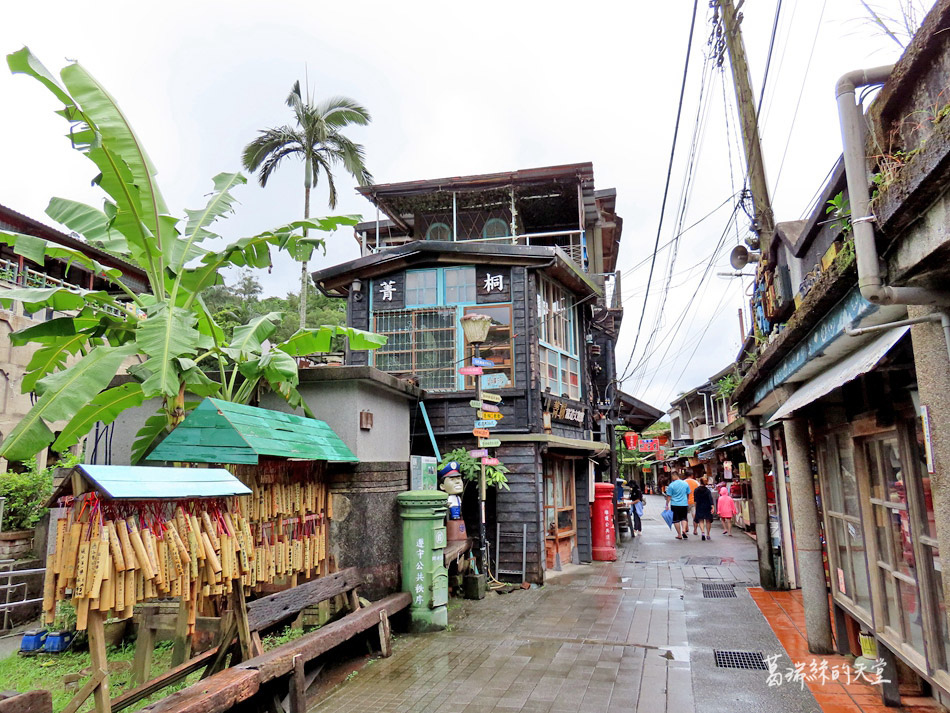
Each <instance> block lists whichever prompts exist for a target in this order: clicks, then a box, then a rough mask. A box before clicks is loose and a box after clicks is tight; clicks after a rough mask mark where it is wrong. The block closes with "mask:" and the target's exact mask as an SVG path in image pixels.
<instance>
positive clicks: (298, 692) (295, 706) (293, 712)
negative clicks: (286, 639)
mask: <svg viewBox="0 0 950 713" xmlns="http://www.w3.org/2000/svg"><path fill="white" fill-rule="evenodd" d="M290 713H307V696H306V683H305V681H304V672H303V656H301V655H300V654H297V655H295V656H294V673H293V678H292V679H291V682H290Z"/></svg>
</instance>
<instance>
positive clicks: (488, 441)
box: [475, 431, 501, 448]
mask: <svg viewBox="0 0 950 713" xmlns="http://www.w3.org/2000/svg"><path fill="white" fill-rule="evenodd" d="M486 433H487V431H486ZM475 435H476V436H477V435H479V434H477V433H476V434H475ZM489 435H490V434H489ZM478 445H479V446H481V447H482V448H498V446H500V445H501V439H499V438H479V439H478Z"/></svg>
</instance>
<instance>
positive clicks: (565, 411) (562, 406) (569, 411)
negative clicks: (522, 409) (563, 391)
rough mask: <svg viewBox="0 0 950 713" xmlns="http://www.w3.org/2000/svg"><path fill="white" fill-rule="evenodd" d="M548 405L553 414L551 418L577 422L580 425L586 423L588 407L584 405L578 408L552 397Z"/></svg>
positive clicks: (565, 421)
mask: <svg viewBox="0 0 950 713" xmlns="http://www.w3.org/2000/svg"><path fill="white" fill-rule="evenodd" d="M546 405H547V410H548V412H549V413H550V414H551V418H552V419H554V420H555V421H562V422H564V423H572V424H577V425H579V426H580V425H583V424H584V418H585V416H586V415H587V409H585V408H583V407H581V408H576V407H574V406H571V405H570V404H566V403H564V402H563V401H560V400H558V399H551V400H550V401H548V402H547V404H546Z"/></svg>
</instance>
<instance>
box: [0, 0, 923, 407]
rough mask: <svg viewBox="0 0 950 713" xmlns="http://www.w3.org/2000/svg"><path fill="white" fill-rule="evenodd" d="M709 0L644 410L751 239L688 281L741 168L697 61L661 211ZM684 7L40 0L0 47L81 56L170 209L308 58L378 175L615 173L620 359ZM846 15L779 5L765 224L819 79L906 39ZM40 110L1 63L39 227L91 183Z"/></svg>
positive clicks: (664, 140) (2, 174)
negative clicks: (735, 254) (140, 147)
mask: <svg viewBox="0 0 950 713" xmlns="http://www.w3.org/2000/svg"><path fill="white" fill-rule="evenodd" d="M707 4H708V3H707V2H705V0H702V1H701V2H699V17H698V20H697V27H696V34H695V38H694V43H693V44H694V53H693V55H692V59H691V65H690V76H689V82H688V86H687V92H686V97H687V100H686V102H685V105H684V110H683V118H682V125H681V128H680V140H679V145H678V148H677V163H676V166H675V168H674V171H673V182H672V184H671V188H670V198H669V203H668V206H667V212H666V221H665V227H664V231H663V234H662V235H661V238H660V243H661V245H662V244H665V243H667V242H669V241H670V238H671V237H672V236H673V235H674V228H675V225H676V223H677V222H678V220H679V221H681V223H682V225H683V226H689V225H691V224H693V223H695V222H696V221H697V220H699V219H700V218H703V217H704V216H706V215H707V214H708V213H710V211H712V210H713V209H714V208H716V207H717V206H719V205H720V204H723V203H724V202H726V203H725V205H724V206H723V208H722V209H720V210H719V211H718V212H716V213H715V214H713V215H712V216H711V217H709V218H707V219H706V220H704V221H703V222H701V223H699V224H698V225H697V226H696V227H694V228H692V229H691V230H690V231H688V232H686V233H685V234H684V235H683V236H682V238H681V239H680V241H679V243H678V252H677V256H676V262H675V263H674V265H673V275H672V279H671V280H670V290H669V291H668V294H666V298H665V303H662V307H663V308H662V310H661V309H660V307H661V301H662V300H663V296H664V290H663V287H664V286H665V284H666V282H667V274H668V271H669V264H668V261H669V258H670V249H669V248H668V249H666V250H665V251H664V252H661V253H660V254H659V256H658V259H657V262H656V269H655V273H654V279H653V287H652V288H651V293H650V300H649V303H648V305H647V310H646V313H645V317H644V320H643V331H642V333H641V337H640V340H639V343H638V346H637V354H636V355H634V359H633V361H632V366H636V365H637V364H639V363H640V362H641V360H642V356H643V353H642V352H643V347H644V345H645V344H646V343H647V340H648V336H649V334H650V332H651V331H652V330H653V328H654V324H655V320H656V319H657V316H658V315H659V318H660V319H661V322H660V325H659V330H658V332H657V339H656V340H655V341H654V343H653V345H652V346H651V348H650V355H649V358H648V359H646V360H644V363H643V364H642V365H641V366H640V367H639V368H638V369H637V370H636V371H635V372H634V374H633V375H632V377H631V378H629V379H628V380H627V382H626V384H625V388H626V390H628V391H629V392H630V393H633V394H634V395H636V396H638V397H640V398H643V399H644V400H646V401H647V402H648V403H651V404H653V405H655V406H657V407H659V408H661V409H666V408H667V407H668V405H669V400H670V398H671V397H673V396H675V395H676V394H677V393H678V392H680V391H684V390H687V389H689V388H692V387H693V386H696V385H698V384H699V383H701V382H702V381H704V380H705V379H706V378H708V377H709V376H711V375H712V374H714V373H715V372H718V371H719V370H720V369H721V368H723V367H724V366H726V365H727V364H728V363H729V362H731V361H732V360H733V359H734V358H735V355H736V353H737V351H738V348H739V341H740V340H739V325H738V317H737V311H738V310H739V309H740V307H742V306H745V307H746V309H748V305H747V298H746V297H745V296H744V295H743V291H744V286H743V285H742V284H740V283H741V282H743V281H742V280H739V279H731V280H729V279H722V278H718V277H716V276H715V272H721V271H726V270H728V269H729V268H728V259H727V257H728V251H729V249H731V248H732V247H734V246H735V245H736V243H737V241H738V240H739V239H740V238H741V237H743V236H744V235H745V234H746V228H747V221H740V226H739V231H738V234H737V232H736V230H734V229H733V230H732V231H731V232H730V233H729V234H728V236H727V239H726V240H725V241H724V248H723V250H722V251H721V255H720V256H719V258H718V259H717V260H716V261H715V262H714V265H713V268H712V270H711V276H710V277H709V279H707V280H706V281H705V282H704V283H702V285H701V286H700V287H699V290H698V291H697V289H696V288H697V284H699V278H700V277H701V275H702V273H703V271H704V270H705V269H706V264H707V261H708V259H709V257H710V255H711V253H712V252H713V249H714V247H715V246H716V245H717V243H718V242H719V241H720V236H721V235H722V233H723V230H724V229H725V228H726V226H727V223H728V218H729V214H730V211H731V210H732V205H733V204H732V203H729V202H727V201H728V199H729V197H730V196H731V195H732V194H733V193H734V192H735V191H737V190H738V188H739V185H740V184H741V180H742V170H743V169H742V165H741V157H740V156H739V155H738V154H737V151H738V149H737V145H736V139H735V136H734V119H733V117H731V116H730V117H729V118H728V122H729V123H728V126H727V119H726V117H727V114H728V112H727V111H726V110H725V108H724V104H723V101H724V98H723V97H724V90H725V97H726V101H727V102H730V106H732V104H731V103H732V102H733V100H732V98H731V93H732V86H731V76H730V75H729V73H728V71H726V72H725V74H723V73H721V72H719V71H718V70H715V69H712V70H710V71H709V72H708V74H707V81H706V82H705V85H704V87H705V88H704V91H705V92H706V93H707V95H708V97H709V101H708V102H707V104H706V109H705V113H704V115H703V119H702V120H701V121H700V124H699V125H700V127H702V128H701V131H700V132H699V133H698V137H699V140H698V144H697V146H698V149H699V150H698V151H697V152H696V155H697V158H696V159H695V161H694V168H693V171H692V175H693V179H692V189H691V191H690V193H689V200H688V201H687V202H686V203H685V206H686V209H685V212H684V213H683V215H682V218H679V216H678V212H679V207H680V204H681V195H682V193H683V184H684V177H685V175H686V172H687V168H686V167H687V163H686V159H687V156H688V154H689V148H690V142H691V139H692V136H693V127H694V125H695V122H696V113H697V112H696V108H697V106H698V102H697V100H698V97H699V94H700V87H701V85H703V83H702V82H701V80H700V77H701V75H702V72H703V67H704V56H703V53H704V52H705V51H706V40H707V38H708V36H709V30H710V24H709V10H708V8H707V7H706V6H707ZM897 4H898V0H880V2H878V3H877V4H876V5H875V6H876V7H879V8H881V9H882V10H884V11H893V9H894V8H895V7H896V6H897ZM930 4H932V2H931V0H926V5H927V6H928V7H929V5H930ZM691 9H692V3H689V2H688V1H687V0H675V1H672V0H671V1H668V2H664V3H649V4H648V3H643V2H629V1H626V2H588V3H578V2H559V1H551V0H548V1H547V2H527V1H522V2H511V0H509V1H508V2H492V1H483V2H480V3H446V2H417V1H416V0H411V1H409V2H402V3H394V2H360V1H358V0H356V1H354V0H350V1H349V2H338V3H316V2H272V3H268V4H264V3H261V2H246V1H235V0H230V1H229V2H207V1H204V2H194V1H193V0H192V1H191V2H180V1H178V0H168V1H166V2H163V3H161V4H150V3H130V2H127V1H122V2H104V1H102V0H92V1H91V2H90V3H88V4H86V5H83V6H82V7H79V6H77V5H75V4H74V3H68V4H67V3H64V2H46V1H44V0H34V2H30V3H16V4H8V5H6V6H5V7H4V10H3V15H4V17H3V22H2V24H0V50H2V51H3V53H4V54H8V53H9V52H13V51H15V50H17V49H19V48H20V47H21V46H23V45H24V44H25V45H29V46H30V48H31V49H32V50H33V52H34V53H35V54H36V55H37V56H38V57H39V59H40V60H41V61H42V62H44V63H45V64H46V65H47V67H48V68H50V69H51V70H52V71H54V72H58V70H59V69H60V68H61V67H62V66H63V65H64V64H65V63H66V62H67V61H68V60H78V61H80V62H81V63H82V64H83V65H84V66H85V67H86V68H87V69H88V70H89V71H90V72H91V73H92V74H93V75H94V76H95V77H96V78H97V79H98V80H99V81H100V82H102V83H103V84H104V85H105V86H106V87H107V88H108V89H109V91H110V92H111V93H112V94H113V96H115V97H116V99H117V100H118V101H119V103H120V105H121V106H122V108H123V110H124V111H125V112H126V114H127V116H128V117H130V120H131V123H132V125H133V126H134V127H135V129H136V131H137V133H138V135H139V137H140V138H141V139H142V141H143V142H144V144H145V146H146V147H147V149H148V151H149V153H150V155H151V157H152V159H153V161H154V163H155V164H156V166H157V167H158V170H159V182H160V185H161V186H162V190H163V191H164V193H165V197H166V200H167V201H168V203H169V206H170V208H171V209H172V210H173V211H175V212H177V213H179V214H182V213H183V210H184V209H185V208H196V207H199V206H200V205H202V204H203V198H202V196H203V194H205V193H207V192H208V191H209V190H210V188H211V178H212V176H214V175H215V174H216V173H218V172H220V171H234V170H238V169H239V168H240V152H241V149H242V147H243V146H244V145H245V144H246V143H247V142H248V141H249V140H250V139H252V138H253V137H254V135H255V132H256V131H257V130H258V129H261V128H264V127H268V126H274V125H278V124H283V123H287V122H289V121H290V114H289V109H288V108H287V107H286V106H285V105H284V103H283V102H284V99H285V98H286V96H287V93H288V91H289V90H290V87H291V85H292V84H293V82H294V80H296V79H301V80H303V78H304V72H305V69H306V72H307V73H308V74H307V76H308V77H309V84H310V86H311V87H312V89H313V91H314V94H315V96H318V97H326V96H330V95H336V94H344V95H349V96H351V97H353V98H355V99H357V100H359V101H360V102H362V103H363V104H364V105H365V106H367V107H368V108H369V110H370V111H371V113H372V115H373V123H372V125H371V126H369V127H367V128H365V129H363V128H360V129H356V130H354V131H352V132H351V134H352V138H354V139H355V140H357V141H360V142H362V143H364V144H365V146H366V151H367V155H368V164H369V167H370V170H371V171H372V172H373V174H374V175H375V177H376V180H377V181H378V182H392V181H404V180H414V179H422V178H435V177H441V176H453V175H465V174H473V173H483V172H494V171H505V170H513V169H517V168H528V167H535V166H547V165H556V164H563V163H571V162H580V161H592V162H593V164H594V172H595V179H596V184H597V187H598V188H606V187H615V188H616V189H617V192H618V213H619V214H620V215H621V216H622V217H623V219H624V230H623V243H622V247H621V252H620V260H619V266H618V267H619V269H621V270H624V271H625V275H624V280H623V295H624V300H625V307H626V315H625V319H624V328H623V332H622V334H621V340H620V345H619V348H618V351H617V353H618V360H619V361H620V362H621V363H620V364H619V367H620V368H621V370H623V367H624V365H625V364H626V362H627V357H628V356H629V353H630V349H631V347H632V346H633V342H634V335H635V332H636V327H637V323H638V321H639V317H640V312H641V308H642V305H643V297H644V292H645V289H644V288H645V284H646V279H647V270H648V268H649V257H650V255H651V254H652V250H653V244H654V241H655V239H656V230H657V221H658V217H659V206H660V198H661V195H662V189H663V179H664V177H665V174H666V166H667V161H668V158H669V150H670V143H671V140H672V131H673V123H674V119H675V116H676V108H677V97H678V93H679V83H680V79H681V76H682V69H683V58H684V53H685V45H686V38H687V33H688V25H689V16H690V12H691ZM743 11H744V13H745V21H744V23H743V32H744V34H745V43H746V47H747V50H748V54H749V64H750V67H751V72H752V77H753V84H754V85H755V91H756V92H758V91H759V85H760V84H761V82H762V76H763V72H764V68H765V61H766V53H767V49H768V40H769V35H770V31H771V26H772V21H773V17H774V12H775V2H774V0H769V1H767V2H766V1H765V0H760V1H757V0H750V1H749V2H746V3H745V6H744V7H743ZM863 17H865V14H864V10H863V9H862V7H861V4H860V2H859V1H858V0H827V2H824V3H823V1H822V0H798V2H795V1H794V0H793V1H791V2H785V3H784V7H783V10H782V15H781V18H780V23H779V30H778V33H777V39H776V42H775V45H774V49H773V56H772V65H771V69H770V72H769V78H768V82H767V86H766V93H765V102H764V105H763V111H762V134H763V142H764V147H765V148H764V151H765V160H766V170H767V173H768V179H769V183H770V186H772V188H773V204H774V207H775V214H776V218H777V220H779V221H781V220H794V219H798V218H799V217H801V216H802V214H803V212H804V211H805V210H806V209H807V208H808V205H809V202H810V200H811V198H812V196H813V195H814V194H815V192H816V191H817V190H818V188H819V187H820V184H821V182H822V180H823V178H824V177H825V175H826V174H827V172H828V170H829V169H830V167H831V166H832V164H833V163H834V161H835V159H836V158H837V156H838V155H839V154H840V152H841V145H840V136H839V131H838V121H837V115H836V110H835V102H834V91H833V90H834V83H835V80H836V79H837V77H839V76H840V75H841V74H843V73H844V72H846V71H849V70H852V69H857V68H862V67H866V66H876V65H880V64H887V63H890V62H893V61H895V60H896V59H897V58H898V57H899V55H900V48H899V47H898V46H897V45H896V44H895V43H893V42H892V41H891V40H889V39H887V38H886V37H883V36H882V35H880V34H879V33H877V32H875V31H874V30H873V28H871V27H870V26H869V24H868V23H867V21H866V20H863V19H861V18H863ZM819 19H820V20H821V21H820V23H819ZM813 47H814V51H813V54H812V48H813ZM806 70H807V81H806ZM723 80H725V85H724V83H723ZM57 108H59V107H58V106H57V103H56V101H55V100H54V99H53V97H52V95H50V94H49V93H48V92H47V91H46V90H45V89H44V88H42V87H41V86H40V85H39V84H38V83H37V82H35V81H33V80H32V79H29V78H27V77H24V76H21V75H17V76H11V75H10V74H9V73H8V72H6V71H0V109H2V110H0V129H2V132H3V135H4V136H6V139H5V140H4V150H3V161H4V170H3V171H0V203H3V204H5V205H7V206H9V207H11V208H13V209H15V210H18V211H20V212H22V213H25V214H27V215H29V216H31V217H33V218H37V219H39V220H45V221H46V222H50V221H49V220H48V219H47V218H46V217H45V215H44V209H45V207H46V203H47V202H48V200H49V197H50V196H63V197H68V198H73V199H76V200H82V201H86V202H89V203H91V204H94V205H101V200H102V195H101V193H100V192H99V191H98V190H96V189H93V188H91V187H90V185H89V181H90V179H91V178H92V176H93V175H94V167H93V165H92V164H91V162H89V161H88V160H87V159H85V158H84V157H82V156H81V155H80V154H79V153H78V152H75V151H73V150H71V149H70V148H69V144H68V141H67V140H66V139H64V138H63V135H64V133H65V128H66V127H65V123H64V122H63V120H62V119H60V118H59V117H58V116H55V115H54V114H53V110H54V109H57ZM730 111H732V112H734V108H733V109H731V110H730ZM731 132H732V133H731ZM730 136H731V137H732V138H731V140H730ZM729 146H731V147H732V150H731V152H730V151H728V150H727V149H728V147H729ZM779 177H780V178H779ZM777 178H779V180H778V181H776V179H777ZM776 184H777V185H776ZM338 187H339V188H340V189H341V191H340V192H341V199H340V204H339V206H338V208H337V211H336V212H338V213H361V214H363V216H364V217H365V218H371V217H373V216H374V215H375V210H374V209H372V206H371V205H370V204H369V203H368V202H366V201H364V200H363V199H362V198H360V197H359V196H358V195H356V194H355V192H354V191H353V182H352V181H351V180H350V179H349V178H348V177H346V176H343V175H340V176H339V177H338ZM302 193H303V189H302V168H301V167H300V165H299V164H296V165H295V164H290V163H289V164H287V165H285V166H284V167H282V169H281V170H280V172H279V173H278V174H277V175H276V176H275V177H274V178H273V179H272V180H271V182H270V183H269V185H268V187H267V188H266V189H261V188H260V187H259V186H258V185H257V184H256V183H249V185H248V186H246V187H243V188H241V189H239V190H238V191H237V197H238V199H239V201H240V205H239V206H238V208H237V212H236V214H235V215H234V216H232V217H231V218H230V219H229V220H228V221H226V223H224V224H223V225H220V226H219V231H220V232H221V233H222V234H223V235H225V236H227V237H228V238H229V239H234V238H238V237H242V236H244V235H249V234H253V233H254V232H258V231H261V230H264V229H266V228H269V227H274V226H276V225H280V224H282V223H285V222H287V221H288V220H292V219H296V218H298V217H301V216H302V213H303V195H302ZM325 203H326V194H325V193H322V192H318V193H317V195H316V197H315V201H314V205H315V208H314V211H313V212H314V214H320V213H321V212H328V211H326V210H325V209H324V208H325ZM358 254H359V252H358V247H357V244H356V242H355V241H354V240H353V238H352V233H349V232H343V231H341V232H339V233H337V234H336V235H335V236H333V238H332V239H331V241H330V246H329V250H328V254H327V256H326V257H325V258H324V257H317V258H316V259H315V261H314V262H313V263H312V266H313V267H314V268H316V267H317V266H319V265H320V264H325V265H331V264H336V263H339V262H342V261H345V260H349V259H352V258H355V257H358ZM298 274H299V272H298V271H297V270H296V268H295V266H294V265H292V264H291V263H289V262H281V263H279V264H278V265H277V266H275V268H274V269H273V270H272V272H271V273H270V274H263V275H261V276H260V279H261V282H262V284H263V285H264V288H265V292H266V293H267V294H276V295H282V294H285V293H286V292H287V291H288V290H296V289H297V287H296V279H297V275H298ZM745 282H746V285H745V286H746V287H747V286H748V281H745ZM694 293H695V295H696V296H695V298H694V299H692V300H691V297H692V296H693V295H694ZM681 316H682V318H681ZM677 325H679V327H678V328H677ZM631 368H632V367H631Z"/></svg>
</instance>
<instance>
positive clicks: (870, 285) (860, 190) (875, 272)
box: [835, 64, 950, 305]
mask: <svg viewBox="0 0 950 713" xmlns="http://www.w3.org/2000/svg"><path fill="white" fill-rule="evenodd" d="M893 69H894V65H893V64H889V65H885V66H882V67H874V68H872V69H859V70H855V71H853V72H848V73H847V74H845V75H843V76H842V77H841V78H840V79H839V80H838V83H837V85H836V87H835V94H836V97H837V101H838V118H839V121H840V123H841V144H842V152H843V154H844V167H845V173H846V175H847V179H848V199H849V201H850V203H851V224H852V228H853V230H854V252H855V257H856V259H857V263H858V288H859V289H860V290H861V296H862V297H864V299H866V300H867V301H868V302H870V303H872V304H875V305H891V304H904V305H950V293H947V292H940V291H936V290H928V289H926V288H923V287H895V286H892V285H886V284H884V270H883V268H882V266H881V260H880V257H879V256H878V253H877V244H876V242H875V239H874V226H873V225H872V224H873V222H874V220H875V218H874V215H873V214H872V213H871V211H870V203H871V195H870V192H869V191H868V175H867V163H866V158H865V155H864V147H865V144H866V139H865V123H864V122H865V119H864V112H863V111H862V108H861V105H860V104H858V103H857V100H856V97H855V90H856V89H858V88H859V87H865V86H869V85H873V84H883V83H884V82H885V81H886V80H887V78H888V77H889V76H890V74H891V71H892V70H893Z"/></svg>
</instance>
